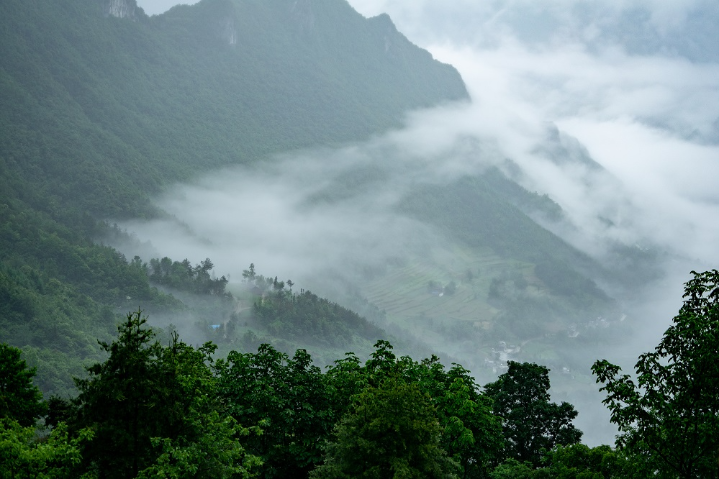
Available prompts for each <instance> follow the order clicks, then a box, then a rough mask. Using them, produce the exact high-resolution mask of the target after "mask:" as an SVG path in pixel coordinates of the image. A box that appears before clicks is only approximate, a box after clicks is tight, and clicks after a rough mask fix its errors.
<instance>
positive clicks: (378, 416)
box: [310, 378, 457, 479]
mask: <svg viewBox="0 0 719 479" xmlns="http://www.w3.org/2000/svg"><path fill="white" fill-rule="evenodd" d="M441 432H442V429H441V426H440V425H439V422H438V420H437V417H436V414H435V409H434V407H433V406H432V403H431V400H430V398H429V396H427V395H426V394H423V393H422V392H421V391H420V390H419V388H418V387H417V386H416V385H414V384H407V383H405V382H404V381H401V380H398V379H396V378H390V379H387V380H385V381H384V382H383V383H382V384H381V385H380V386H379V387H369V388H367V389H365V390H364V391H363V392H362V393H361V394H360V395H359V396H358V398H357V400H356V402H355V406H354V408H353V410H352V411H351V412H350V413H348V414H347V415H346V416H345V417H344V418H343V419H342V421H341V422H340V424H339V425H338V426H337V428H336V431H335V437H336V440H335V441H334V442H332V443H330V444H329V445H328V447H327V454H326V457H325V464H323V465H322V466H320V467H319V468H317V469H316V470H314V471H313V472H312V473H311V474H310V477H313V478H315V479H321V478H350V477H353V478H355V477H357V478H377V479H385V478H387V479H390V478H452V477H456V476H455V475H454V472H455V471H456V470H457V464H456V463H455V462H454V461H453V460H451V459H450V458H449V457H447V455H446V453H445V452H444V450H442V448H441V447H440V434H441Z"/></svg>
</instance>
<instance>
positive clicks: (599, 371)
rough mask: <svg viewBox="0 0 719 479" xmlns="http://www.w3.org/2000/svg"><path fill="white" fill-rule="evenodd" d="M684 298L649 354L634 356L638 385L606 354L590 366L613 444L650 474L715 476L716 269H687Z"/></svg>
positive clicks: (718, 387)
mask: <svg viewBox="0 0 719 479" xmlns="http://www.w3.org/2000/svg"><path fill="white" fill-rule="evenodd" d="M692 274H693V275H694V278H693V279H691V280H690V281H689V282H687V283H686V285H685V288H684V298H685V299H684V304H683V305H682V307H681V309H680V310H679V314H678V315H677V316H675V317H674V319H673V324H672V325H671V326H670V327H669V329H667V331H666V332H665V333H664V336H663V338H662V340H661V341H660V343H659V345H658V346H657V347H656V348H655V350H654V351H653V352H649V353H644V354H642V355H641V356H639V359H638V361H637V364H636V366H635V371H636V377H637V379H636V383H635V382H634V380H633V379H631V378H630V377H629V375H626V374H621V368H620V367H619V366H616V365H614V364H611V363H609V362H608V361H606V360H601V361H597V362H596V363H594V365H593V366H592V371H593V372H594V374H595V375H596V376H597V382H599V383H602V384H603V386H602V387H601V388H600V390H601V391H606V392H607V398H606V399H605V400H604V404H605V405H607V407H608V408H609V410H610V412H611V421H612V422H613V423H614V424H616V425H617V426H618V427H619V431H620V435H619V436H618V438H617V445H618V446H619V447H624V448H626V449H627V450H628V451H629V452H631V453H633V454H634V455H635V456H636V457H638V458H642V459H643V460H644V461H645V462H646V464H647V467H648V468H649V469H651V470H654V471H655V473H654V475H655V477H681V478H695V477H716V475H717V473H718V469H717V456H718V453H719V395H718V394H717V391H719V349H717V345H718V344H719V271H717V270H712V271H708V272H704V273H696V272H694V271H692Z"/></svg>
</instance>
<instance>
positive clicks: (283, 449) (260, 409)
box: [216, 344, 337, 478]
mask: <svg viewBox="0 0 719 479" xmlns="http://www.w3.org/2000/svg"><path fill="white" fill-rule="evenodd" d="M216 370H217V373H218V378H219V379H218V380H219V387H218V391H219V394H220V396H221V397H222V400H223V401H224V402H225V404H226V405H227V408H228V412H229V413H230V414H232V416H233V417H234V418H235V419H236V420H237V421H239V422H241V423H245V424H259V425H260V426H261V428H262V434H261V435H259V436H251V437H248V438H247V440H246V441H245V444H246V447H247V449H248V450H249V451H250V452H251V453H252V454H255V455H257V456H258V457H260V458H261V459H262V461H263V463H264V464H263V466H262V468H261V469H260V471H259V472H260V475H261V477H264V478H275V477H282V478H284V477H297V478H301V477H307V474H308V473H309V471H310V470H312V469H313V468H314V467H315V466H316V465H317V464H318V463H320V462H321V461H322V450H321V446H322V443H323V442H324V441H325V440H326V439H327V438H328V437H329V434H330V432H331V431H332V427H333V426H334V424H335V422H336V420H337V418H336V415H335V414H334V413H333V410H332V407H331V400H330V396H329V391H328V389H327V387H326V381H325V378H324V376H323V374H322V371H321V370H320V369H319V368H318V367H317V366H314V365H313V364H312V358H311V357H310V355H309V354H308V353H307V351H305V350H303V349H300V350H298V351H297V352H296V353H295V355H294V356H293V357H292V358H290V357H288V356H287V355H286V354H284V353H281V352H279V351H277V350H275V349H274V348H273V347H272V346H270V345H269V344H262V345H261V346H260V347H259V348H258V350H257V353H254V354H253V353H244V354H243V353H238V352H236V351H232V352H230V353H229V354H228V357H227V360H226V361H218V362H217V365H216Z"/></svg>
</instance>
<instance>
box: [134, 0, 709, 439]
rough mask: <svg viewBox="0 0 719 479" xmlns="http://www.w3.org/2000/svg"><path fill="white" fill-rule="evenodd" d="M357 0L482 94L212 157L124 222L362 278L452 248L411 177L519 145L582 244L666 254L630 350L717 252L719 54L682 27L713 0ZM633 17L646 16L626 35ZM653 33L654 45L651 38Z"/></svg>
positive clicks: (200, 245)
mask: <svg viewBox="0 0 719 479" xmlns="http://www.w3.org/2000/svg"><path fill="white" fill-rule="evenodd" d="M350 3H351V4H352V5H353V6H355V7H356V8H358V10H359V11H360V12H361V13H363V14H365V15H368V16H369V15H374V14H378V13H381V12H384V11H387V12H389V13H390V15H391V16H392V18H393V19H394V20H395V22H396V23H397V24H398V27H399V29H400V31H403V32H404V33H405V34H407V36H408V37H409V38H410V40H412V41H415V42H417V43H418V44H420V45H422V46H423V47H426V48H429V49H430V51H431V52H432V54H433V55H434V56H435V57H436V58H438V59H439V60H441V61H444V62H447V63H451V64H453V65H454V66H456V67H457V68H458V69H459V71H460V73H461V74H462V76H463V77H464V79H465V82H466V83H467V86H468V89H469V91H470V94H471V96H472V102H471V103H470V104H459V105H447V106H443V107H441V108H437V109H433V110H428V111H417V112H412V113H410V114H408V116H407V119H406V127H405V128H403V129H401V130H397V131H392V132H388V133H386V134H384V135H382V136H379V137H377V138H375V139H373V140H371V141H368V142H365V143H362V144H357V145H352V146H348V147H345V148H341V149H335V150H311V151H304V152H289V153H287V154H285V155H282V156H280V157H277V158H274V159H273V161H267V162H265V164H264V165H260V166H257V167H254V168H230V169H227V170H224V171H221V172H214V173H210V174H208V175H207V176H206V177H204V178H202V179H198V181H197V182H195V183H193V184H191V185H178V186H176V187H175V188H173V189H171V190H170V191H168V192H167V194H165V195H164V196H163V197H161V198H158V199H157V204H158V205H159V206H160V207H161V208H162V209H164V210H165V211H166V212H167V213H168V218H166V219H163V220H158V221H151V222H140V221H137V222H131V223H127V224H125V225H124V226H125V227H127V228H128V230H130V231H133V232H134V233H135V234H136V235H137V236H138V237H139V238H140V239H143V240H150V241H151V242H152V245H153V247H154V248H155V249H156V251H157V252H158V253H159V254H160V255H162V256H165V255H167V256H170V257H172V258H173V259H182V258H185V257H188V258H189V259H190V260H191V261H193V262H198V261H200V260H202V259H204V258H205V257H208V256H209V257H211V258H212V259H213V261H214V262H215V264H216V269H217V272H218V274H225V273H230V274H231V276H232V278H233V279H234V280H238V279H239V278H240V275H241V271H242V269H245V268H246V267H247V266H248V265H249V263H250V262H254V263H255V264H257V266H258V270H259V272H260V273H264V274H272V275H274V274H278V275H281V277H280V279H288V278H290V279H293V280H294V281H295V282H298V283H299V282H300V281H306V284H311V283H312V282H315V283H318V284H319V283H321V281H320V280H318V278H321V277H322V276H323V275H326V274H327V272H328V271H335V272H338V271H339V272H340V274H341V275H345V276H346V277H347V278H352V277H353V275H357V274H360V273H361V271H362V268H363V266H367V267H370V268H371V267H373V266H377V267H379V266H381V265H383V264H385V263H386V262H388V261H400V260H401V259H402V258H407V257H411V256H412V255H420V256H426V255H436V256H437V257H442V256H443V255H449V252H448V251H447V245H446V244H445V242H444V241H442V240H441V233H440V232H438V231H435V230H434V229H433V228H431V227H430V226H428V225H424V224H421V223H419V222H417V221H415V220H412V219H410V218H407V217H405V216H403V215H401V214H399V213H398V212H397V209H396V205H397V204H398V202H399V201H401V199H402V197H403V196H404V195H405V194H406V193H407V192H408V191H411V190H412V189H413V188H416V187H418V186H422V185H431V184H440V185H442V184H449V183H451V182H452V181H454V180H456V179H458V178H460V177H462V176H464V175H474V174H478V173H480V172H482V171H484V170H485V169H486V168H488V167H491V166H499V167H503V165H504V164H505V160H507V159H509V160H511V161H512V162H514V163H515V164H516V165H517V166H518V168H519V172H514V175H515V176H514V178H515V179H516V180H517V181H519V182H520V183H521V184H522V185H523V186H524V187H526V188H527V189H529V190H530V191H536V192H538V193H540V194H547V195H549V196H550V197H551V198H552V199H554V200H555V201H556V202H557V203H558V204H559V205H560V206H561V207H562V208H563V210H564V211H565V213H566V216H567V222H566V223H564V224H561V225H557V224H554V225H552V224H547V225H546V226H547V227H548V228H552V229H554V231H555V232H557V233H558V234H559V235H561V236H562V237H564V238H565V239H567V240H568V241H569V242H571V243H572V244H573V245H574V246H576V247H577V248H579V249H581V250H583V251H585V252H587V253H588V254H590V255H592V256H594V257H595V258H597V259H598V260H600V261H602V260H603V259H604V258H605V255H606V254H607V253H608V251H609V248H610V247H611V245H613V244H617V243H620V244H624V245H628V246H632V247H635V246H636V247H640V248H647V249H651V250H653V251H655V252H656V253H658V254H660V255H661V257H662V258H664V261H663V263H662V266H663V272H664V279H663V280H662V281H661V282H657V283H656V284H654V285H653V287H652V288H650V289H647V288H645V286H646V285H643V284H638V285H636V291H630V292H627V296H628V297H632V298H634V300H635V301H636V303H637V305H636V311H637V314H642V315H643V317H644V318H646V324H645V326H644V328H645V329H643V330H642V331H643V333H642V334H641V335H639V337H637V338H633V340H632V341H631V342H628V343H626V344H623V345H618V346H617V350H616V351H615V352H607V354H608V358H609V359H612V356H610V353H611V354H615V355H618V356H619V357H620V358H621V360H620V362H621V361H625V362H627V363H630V364H631V362H632V361H633V360H634V359H636V356H637V354H639V353H640V352H643V351H645V350H647V349H648V348H651V347H653V345H655V344H656V341H657V339H658V337H659V336H660V335H661V333H662V332H663V330H664V329H665V328H666V327H667V326H668V324H669V321H670V319H671V317H672V316H673V315H674V314H675V313H676V311H677V309H678V307H679V306H680V304H681V289H682V283H683V282H684V281H686V280H688V279H689V271H690V270H691V269H696V270H704V269H709V268H716V267H717V265H718V264H719V250H717V248H716V244H717V240H719V222H717V221H716V219H717V218H719V193H718V192H719V189H717V188H716V178H719V64H718V63H716V62H715V61H713V60H712V58H713V57H712V55H713V53H712V52H708V53H706V54H704V53H702V54H701V55H699V54H697V53H696V51H695V50H692V49H691V48H690V46H687V45H690V43H691V42H690V41H688V40H687V41H685V40H686V39H689V40H691V39H692V38H693V37H692V35H695V34H696V33H693V31H692V29H693V28H694V26H696V25H697V23H696V22H698V21H699V20H697V18H698V17H697V15H699V14H703V13H706V14H707V15H708V16H709V18H713V16H712V15H715V14H716V12H717V8H716V7H715V6H713V4H710V3H709V2H707V1H702V0H695V1H684V2H681V1H661V2H656V1H651V2H650V1H649V0H635V1H630V0H614V1H610V2H603V3H602V5H601V7H600V6H588V5H585V3H586V2H579V1H576V0H557V1H555V2H544V3H542V6H538V5H537V3H536V2H530V1H529V0H516V1H506V2H479V3H478V2H470V1H468V0H458V1H456V2H436V1H430V0H423V1H412V2H408V1H401V0H351V2H350ZM141 4H142V2H141ZM718 18H719V17H718ZM632 19H639V20H638V21H639V23H638V24H637V25H636V28H637V30H636V31H628V32H625V33H624V34H623V33H622V28H624V26H625V25H626V22H627V21H629V20H632ZM701 28H703V27H701V26H699V27H696V30H697V31H699V32H701V31H702V30H701ZM643 34H646V35H648V37H647V38H649V39H650V40H651V41H650V42H649V43H650V44H651V45H649V46H647V47H646V48H645V49H644V50H641V49H640V48H638V47H637V44H638V43H637V42H638V41H639V40H638V39H640V38H641V36H642V35H643ZM709 40H710V39H709ZM709 40H701V41H709ZM652 42H653V43H652ZM705 47H706V48H713V49H714V50H716V46H715V45H709V44H706V45H705ZM700 57H701V58H700ZM718 57H719V56H718ZM333 274H334V273H333ZM298 286H299V284H298ZM458 359H460V360H461V359H462V358H458ZM618 360H619V359H618ZM595 399H596V398H594V399H592V400H595ZM596 407H601V406H599V405H598V402H597V405H596ZM580 417H581V416H580ZM602 434H603V435H602ZM602 434H599V435H597V436H595V437H594V438H592V439H591V440H592V441H595V442H599V441H602V442H611V431H609V432H603V433H602Z"/></svg>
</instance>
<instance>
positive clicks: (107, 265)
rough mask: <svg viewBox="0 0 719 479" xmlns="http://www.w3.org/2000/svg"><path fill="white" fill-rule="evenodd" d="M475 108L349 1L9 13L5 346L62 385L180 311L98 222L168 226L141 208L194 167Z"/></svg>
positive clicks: (69, 7)
mask: <svg viewBox="0 0 719 479" xmlns="http://www.w3.org/2000/svg"><path fill="white" fill-rule="evenodd" d="M466 98H467V93H466V90H465V87H464V84H463V82H462V79H461V78H460V76H459V74H458V73H457V72H456V70H454V69H453V68H452V67H450V66H448V65H444V64H441V63H439V62H437V61H435V60H433V59H432V57H431V56H430V55H429V54H428V53H427V52H426V51H423V50H421V49H419V48H418V47H416V46H414V45H413V44H411V43H410V42H409V41H408V40H407V39H406V38H404V37H403V36H402V35H401V34H400V33H399V32H397V30H396V29H395V28H394V26H393V24H392V22H391V20H390V19H389V18H388V17H386V16H380V17H377V18H373V19H365V18H364V17H362V16H361V15H359V14H358V13H357V12H355V11H354V10H352V8H351V7H350V6H349V5H348V4H347V3H346V2H344V1H336V0H322V1H312V2H309V1H299V2H295V1H285V0H282V1H272V2H261V1H254V0H205V1H203V2H201V3H199V4H197V5H194V6H191V7H187V6H180V7H176V8H174V9H172V10H171V11H169V12H167V13H166V14H164V15H161V16H156V17H147V16H146V15H144V14H143V12H142V10H141V9H139V8H137V7H136V5H135V4H134V0H119V1H112V2H111V1H96V0H92V1H91V0H67V1H63V2H54V1H50V0H39V1H33V2H25V1H20V0H10V1H4V2H2V3H0V218H1V220H0V337H2V340H3V341H7V342H9V343H11V344H15V345H18V346H21V347H23V348H24V349H25V351H26V354H28V355H29V357H30V358H31V360H32V362H33V363H34V364H41V365H43V367H40V370H39V380H40V382H41V384H42V386H43V389H45V390H55V391H58V390H62V389H63V387H64V386H63V385H62V384H63V381H64V379H62V378H66V380H67V381H69V377H70V376H69V373H68V371H69V372H71V373H74V374H80V373H81V371H82V368H81V367H80V361H83V359H82V358H88V357H92V356H94V355H96V354H97V353H98V348H97V345H96V344H95V338H96V337H100V338H106V337H108V336H107V335H108V334H111V333H112V331H113V330H114V323H115V321H116V320H117V314H118V313H119V312H123V311H124V312H126V311H128V310H129V309H133V308H136V307H137V305H138V304H141V305H142V307H143V308H145V309H147V310H149V312H152V311H159V310H167V308H170V310H174V311H178V310H181V309H183V306H182V304H181V303H180V302H179V301H178V300H176V299H175V298H173V297H171V296H169V295H167V294H164V293H161V292H160V291H158V290H157V289H155V288H153V287H151V286H150V283H149V281H148V278H147V276H148V275H147V271H146V268H143V265H142V264H139V263H137V262H134V263H131V262H129V261H128V260H127V259H126V258H125V257H124V256H123V255H121V254H120V253H118V252H117V251H115V250H114V249H112V248H109V247H105V246H100V245H97V244H96V243H95V242H94V241H93V240H96V239H97V238H98V237H100V236H101V235H103V234H105V232H106V231H105V229H106V226H105V225H104V223H103V221H104V220H105V219H108V218H110V219H122V218H129V217H138V216H141V217H142V216H144V217H148V216H153V215H156V214H158V213H159V212H157V211H155V210H154V209H153V207H152V206H151V204H150V202H149V198H150V197H151V196H152V195H154V194H157V193H159V192H160V191H162V188H163V187H164V185H167V184H170V183H172V182H176V181H182V180H186V179H188V178H191V177H192V176H193V175H195V174H197V173H198V172H203V171H207V170H208V169H211V168H215V167H219V166H222V165H228V164H236V163H245V164H247V163H251V162H256V161H258V160H260V159H262V158H265V157H266V156H267V155H268V154H271V153H273V152H279V151H285V150H288V149H294V148H301V147H307V146H315V145H332V144H339V143H344V142H348V141H354V140H360V139H364V138H367V137H368V136H370V135H372V134H374V133H378V132H380V131H383V130H385V129H386V128H388V127H392V126H397V125H400V123H401V120H402V117H403V115H404V113H405V112H406V111H407V110H408V109H412V108H420V107H426V106H429V105H434V104H438V103H441V102H446V101H454V100H462V99H466ZM176 259H177V260H180V259H181V258H176ZM65 384H66V383H65Z"/></svg>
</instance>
